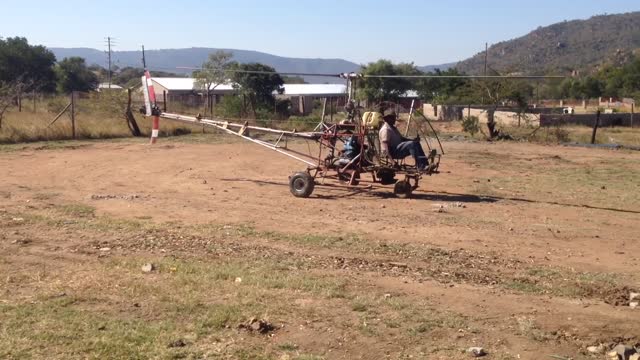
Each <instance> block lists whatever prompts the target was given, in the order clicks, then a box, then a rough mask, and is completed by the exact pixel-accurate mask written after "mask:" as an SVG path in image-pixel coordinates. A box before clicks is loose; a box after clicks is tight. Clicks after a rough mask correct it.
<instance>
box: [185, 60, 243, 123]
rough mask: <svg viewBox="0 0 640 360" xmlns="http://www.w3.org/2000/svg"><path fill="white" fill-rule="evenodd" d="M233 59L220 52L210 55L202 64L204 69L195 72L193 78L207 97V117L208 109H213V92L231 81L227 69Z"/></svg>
mask: <svg viewBox="0 0 640 360" xmlns="http://www.w3.org/2000/svg"><path fill="white" fill-rule="evenodd" d="M232 57H233V54H232V53H230V52H226V51H222V50H218V51H216V52H214V53H211V54H209V58H208V59H207V61H205V62H204V63H203V64H202V69H200V70H198V71H194V73H193V76H194V77H195V79H196V84H197V85H198V86H199V87H200V89H203V90H204V92H205V93H206V95H207V98H206V102H205V115H206V113H207V111H206V109H209V110H210V111H212V110H213V109H212V108H211V106H212V104H211V92H212V91H213V90H215V88H216V87H218V85H220V84H224V83H226V82H227V81H228V79H229V74H228V72H227V68H228V67H229V64H230V63H229V61H230V60H231V58H232Z"/></svg>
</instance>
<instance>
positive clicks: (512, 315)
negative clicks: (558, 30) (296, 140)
mask: <svg viewBox="0 0 640 360" xmlns="http://www.w3.org/2000/svg"><path fill="white" fill-rule="evenodd" d="M186 138H187V139H188V137H186ZM296 146H299V147H300V149H306V145H304V144H299V145H296ZM444 146H445V151H446V154H445V156H444V157H443V159H442V165H441V168H440V170H441V173H440V174H438V175H435V176H432V177H429V178H426V179H424V180H423V182H422V184H421V188H420V189H419V190H417V191H416V192H415V193H414V196H413V197H412V198H411V199H397V198H394V197H393V196H392V189H391V188H390V187H380V186H377V187H374V188H373V189H372V190H362V191H353V190H349V189H345V188H343V187H336V186H326V187H324V186H318V187H317V188H316V190H315V192H314V193H313V195H312V196H311V198H309V199H298V198H294V197H293V196H291V195H290V194H289V190H288V184H287V176H288V175H290V174H291V173H293V172H295V171H297V170H302V169H303V166H302V165H301V164H299V163H297V162H295V161H293V160H290V159H288V158H285V157H282V156H279V155H277V154H275V153H272V152H270V151H269V150H266V149H262V148H259V147H257V146H255V145H251V144H245V143H237V142H227V141H220V140H219V139H217V138H216V136H215V135H211V137H210V138H205V140H204V141H198V142H195V143H194V142H190V141H188V140H177V141H176V140H173V141H162V140H161V141H160V142H159V143H158V144H157V145H156V146H153V147H152V146H148V145H145V144H144V143H143V142H141V141H134V140H124V141H117V142H86V143H76V144H74V143H62V144H59V146H55V147H51V146H39V145H37V144H36V145H30V146H23V147H15V146H14V147H5V148H3V149H2V150H0V169H2V171H1V172H0V274H1V275H2V276H0V344H1V346H0V357H2V358H24V357H34V358H76V357H79V358H87V357H89V358H93V357H95V358H105V357H113V358H147V357H152V358H158V357H159V358H177V357H183V358H275V359H296V358H299V359H321V358H326V359H334V358H335V359H352V358H363V359H376V358H392V359H396V358H424V359H458V358H460V359H465V358H469V357H470V355H469V354H467V353H465V351H466V349H467V348H469V347H472V346H481V347H483V348H484V349H485V350H486V351H487V353H488V355H487V358H489V359H543V358H550V357H549V356H559V358H566V359H569V358H571V359H590V358H603V357H604V355H592V354H589V353H588V352H587V350H586V348H587V347H588V346H592V345H599V344H603V345H604V348H607V349H608V348H610V347H613V346H615V345H617V344H619V343H625V344H629V345H635V344H638V343H640V309H631V308H630V307H629V294H630V293H631V292H634V291H637V290H639V289H640V276H639V275H638V269H639V267H638V249H640V238H639V237H638V234H639V233H640V225H639V224H640V223H639V220H640V181H638V179H639V178H640V153H639V152H627V151H611V150H601V149H585V148H577V147H563V146H543V145H534V144H527V143H516V142H500V143H487V142H464V141H458V142H456V141H449V142H445V143H444ZM145 263H152V264H153V265H154V266H153V268H154V269H153V270H152V271H151V272H150V273H144V272H142V271H141V270H140V266H141V265H143V264H145ZM252 317H255V318H256V319H264V320H265V321H268V322H269V323H270V324H273V325H274V326H275V329H269V330H266V331H265V333H266V334H260V330H256V331H247V330H246V329H245V327H238V324H241V323H243V322H245V321H248V320H249V319H251V318H252ZM203 319H204V320H203ZM205 320H206V321H205ZM249 323H251V321H249ZM249 327H250V326H249Z"/></svg>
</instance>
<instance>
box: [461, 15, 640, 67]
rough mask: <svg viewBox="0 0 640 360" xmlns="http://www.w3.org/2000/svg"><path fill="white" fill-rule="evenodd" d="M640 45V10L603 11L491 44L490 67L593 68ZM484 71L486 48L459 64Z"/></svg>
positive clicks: (625, 56)
mask: <svg viewBox="0 0 640 360" xmlns="http://www.w3.org/2000/svg"><path fill="white" fill-rule="evenodd" d="M638 48H640V12H632V13H626V14H617V15H599V16H594V17H592V18H590V19H588V20H573V21H564V22H561V23H557V24H553V25H550V26H546V27H540V28H538V29H536V30H534V31H532V32H531V33H529V34H527V35H525V36H522V37H519V38H517V39H513V40H509V41H504V42H500V43H498V44H495V45H493V46H491V47H490V48H489V52H488V54H489V56H488V58H489V60H488V64H489V67H490V68H492V69H495V70H498V71H508V72H521V73H528V74H545V73H567V72H570V71H571V70H574V69H576V70H583V71H589V70H592V69H593V68H595V67H597V66H598V65H600V64H602V63H605V62H608V63H611V62H615V63H622V62H625V61H626V60H627V59H628V58H629V57H630V55H631V53H632V52H633V51H635V50H636V49H638ZM456 67H457V68H458V69H459V70H462V71H465V72H467V73H469V74H475V75H480V74H482V73H483V69H484V52H481V53H478V54H476V55H475V56H473V57H471V58H470V59H467V60H464V61H461V62H459V63H458V64H457V66H456Z"/></svg>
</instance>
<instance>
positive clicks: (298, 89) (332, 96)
mask: <svg viewBox="0 0 640 360" xmlns="http://www.w3.org/2000/svg"><path fill="white" fill-rule="evenodd" d="M283 88H284V91H283V92H282V93H277V92H274V95H275V96H276V98H278V99H289V101H291V105H292V110H293V113H296V114H300V115H307V114H310V113H311V112H312V111H313V102H314V101H315V100H319V99H324V98H326V99H327V101H329V102H330V104H335V105H333V106H336V107H338V106H344V105H345V103H346V101H347V86H346V85H344V84H284V85H283Z"/></svg>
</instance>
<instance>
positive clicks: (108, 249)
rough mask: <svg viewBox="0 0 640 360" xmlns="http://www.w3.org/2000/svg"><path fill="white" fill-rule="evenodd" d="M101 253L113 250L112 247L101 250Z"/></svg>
mask: <svg viewBox="0 0 640 360" xmlns="http://www.w3.org/2000/svg"><path fill="white" fill-rule="evenodd" d="M100 251H102V252H107V251H111V248H110V247H103V248H100Z"/></svg>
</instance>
